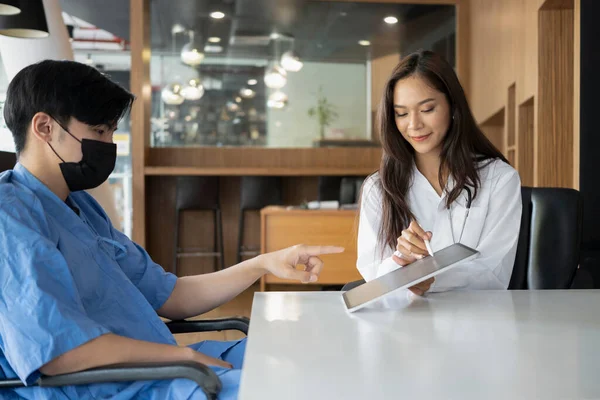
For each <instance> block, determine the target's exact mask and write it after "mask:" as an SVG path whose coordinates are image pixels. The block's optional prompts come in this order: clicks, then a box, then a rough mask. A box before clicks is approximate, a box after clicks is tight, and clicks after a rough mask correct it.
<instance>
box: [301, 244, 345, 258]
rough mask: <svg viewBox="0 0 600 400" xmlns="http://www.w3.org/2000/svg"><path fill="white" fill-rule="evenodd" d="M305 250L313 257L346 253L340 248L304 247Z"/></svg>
mask: <svg viewBox="0 0 600 400" xmlns="http://www.w3.org/2000/svg"><path fill="white" fill-rule="evenodd" d="M303 250H304V251H305V252H306V253H308V254H309V255H311V256H318V255H319V254H335V253H343V252H344V248H343V247H339V246H304V249H303Z"/></svg>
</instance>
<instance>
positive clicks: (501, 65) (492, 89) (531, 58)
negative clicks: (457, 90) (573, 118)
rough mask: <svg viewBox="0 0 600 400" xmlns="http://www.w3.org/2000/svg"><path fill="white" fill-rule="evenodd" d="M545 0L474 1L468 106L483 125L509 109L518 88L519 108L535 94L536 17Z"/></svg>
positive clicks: (471, 10)
mask: <svg viewBox="0 0 600 400" xmlns="http://www.w3.org/2000/svg"><path fill="white" fill-rule="evenodd" d="M542 3H543V0H527V1H522V0H502V1H496V0H470V1H469V2H468V5H469V10H468V13H469V22H468V24H469V36H468V37H469V67H468V74H469V80H470V85H469V90H468V91H467V93H468V96H469V104H470V105H471V107H472V110H473V113H474V115H475V118H476V119H477V121H479V122H482V121H485V120H487V119H488V118H490V117H491V116H492V115H494V114H495V113H496V112H497V110H499V109H500V108H502V107H504V106H505V105H506V90H507V89H508V87H509V86H510V85H512V84H513V83H515V84H516V96H515V99H516V103H517V104H521V103H523V102H524V101H526V100H527V99H528V98H531V97H532V96H534V95H536V94H537V83H538V82H537V64H538V63H537V62H538V58H537V51H538V48H537V36H538V32H537V13H538V9H539V7H540V5H541V4H542Z"/></svg>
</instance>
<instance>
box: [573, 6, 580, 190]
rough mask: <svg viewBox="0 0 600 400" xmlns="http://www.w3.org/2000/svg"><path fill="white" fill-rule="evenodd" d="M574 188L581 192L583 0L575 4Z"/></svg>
mask: <svg viewBox="0 0 600 400" xmlns="http://www.w3.org/2000/svg"><path fill="white" fill-rule="evenodd" d="M573 12H574V14H573V90H574V92H573V188H574V189H577V190H579V170H580V165H581V157H580V148H581V147H580V146H581V142H580V133H579V129H580V127H579V123H580V122H579V119H580V113H581V108H580V102H581V99H580V97H581V96H580V94H579V93H580V92H579V88H580V86H581V76H580V75H581V74H580V68H581V65H580V60H581V28H580V27H581V14H580V13H581V0H575V1H574V3H573Z"/></svg>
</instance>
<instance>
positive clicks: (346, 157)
mask: <svg viewBox="0 0 600 400" xmlns="http://www.w3.org/2000/svg"><path fill="white" fill-rule="evenodd" d="M380 160H381V148H379V147H372V148H371V147H324V148H279V149H276V148H259V147H257V148H253V147H240V148H235V147H225V148H214V147H192V148H185V147H174V148H152V149H150V150H149V157H148V162H147V163H146V165H147V166H149V167H163V166H167V167H195V168H230V169H238V170H239V172H238V173H237V174H238V175H249V174H252V173H251V172H250V173H248V172H244V171H247V170H248V169H253V168H274V169H277V168H280V169H292V170H293V171H295V174H296V175H299V176H301V175H306V173H305V171H313V172H314V171H317V175H319V174H323V175H327V173H326V170H328V169H333V170H340V171H341V172H342V174H350V173H344V172H343V170H344V169H348V170H351V169H361V168H362V169H368V170H375V169H377V168H378V167H379V161H380ZM318 170H321V171H320V172H319V171H318ZM310 174H312V172H311V173H310Z"/></svg>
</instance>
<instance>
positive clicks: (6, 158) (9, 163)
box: [0, 151, 17, 172]
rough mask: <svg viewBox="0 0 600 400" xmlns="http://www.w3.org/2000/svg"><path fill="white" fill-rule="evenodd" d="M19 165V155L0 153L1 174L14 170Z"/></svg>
mask: <svg viewBox="0 0 600 400" xmlns="http://www.w3.org/2000/svg"><path fill="white" fill-rule="evenodd" d="M16 163H17V155H16V154H15V153H9V152H6V151H0V172H4V171H8V170H9V169H13V168H14V167H15V164H16Z"/></svg>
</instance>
